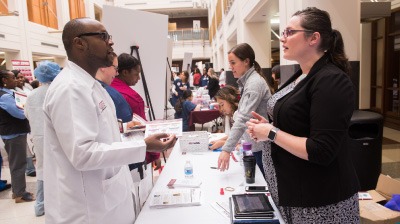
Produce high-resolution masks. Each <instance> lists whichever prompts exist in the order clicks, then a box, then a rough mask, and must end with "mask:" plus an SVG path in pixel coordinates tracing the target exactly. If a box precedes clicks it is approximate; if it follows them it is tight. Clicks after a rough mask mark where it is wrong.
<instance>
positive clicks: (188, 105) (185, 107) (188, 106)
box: [183, 101, 196, 112]
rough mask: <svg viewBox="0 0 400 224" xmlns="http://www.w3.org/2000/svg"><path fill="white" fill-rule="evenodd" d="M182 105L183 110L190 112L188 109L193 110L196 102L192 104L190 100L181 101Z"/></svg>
mask: <svg viewBox="0 0 400 224" xmlns="http://www.w3.org/2000/svg"><path fill="white" fill-rule="evenodd" d="M183 107H184V110H186V111H188V112H190V111H192V110H194V108H196V104H194V103H192V102H190V101H185V102H184V103H183Z"/></svg>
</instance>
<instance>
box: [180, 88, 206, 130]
mask: <svg viewBox="0 0 400 224" xmlns="http://www.w3.org/2000/svg"><path fill="white" fill-rule="evenodd" d="M182 98H183V100H184V101H182V129H183V131H189V118H190V112H192V111H199V110H200V108H201V106H200V105H196V104H194V103H192V99H193V93H192V90H190V89H187V90H185V91H183V96H182ZM177 103H180V102H179V101H178V102H177Z"/></svg>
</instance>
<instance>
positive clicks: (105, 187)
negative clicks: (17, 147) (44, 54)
mask: <svg viewBox="0 0 400 224" xmlns="http://www.w3.org/2000/svg"><path fill="white" fill-rule="evenodd" d="M43 109H44V112H45V130H44V164H43V166H44V167H43V168H44V185H45V186H44V190H45V191H44V193H45V197H44V198H45V206H46V223H68V224H71V223H79V224H81V223H95V224H98V223H107V224H108V223H118V224H125V223H130V224H131V223H133V222H134V220H135V211H134V203H133V198H132V195H133V194H132V189H133V188H132V185H133V182H132V178H131V175H130V172H129V168H128V166H127V165H126V164H130V163H137V162H141V161H143V160H144V158H145V150H146V145H145V142H144V141H143V140H141V141H135V142H132V141H131V142H120V141H121V138H120V133H119V128H118V123H117V117H116V114H115V107H114V103H113V101H112V99H111V98H110V96H109V95H108V93H107V92H106V91H105V90H104V88H103V87H102V86H101V85H100V83H99V82H97V81H96V80H95V79H94V78H93V77H92V76H90V75H89V74H88V73H87V72H86V71H84V70H83V69H82V68H80V67H79V66H77V65H76V64H74V63H73V62H71V61H68V63H67V66H66V67H65V68H64V69H63V70H62V71H61V73H60V74H59V75H58V76H57V77H56V79H55V80H54V81H53V82H52V84H51V85H50V88H49V90H48V91H47V94H46V98H45V102H44V107H43Z"/></svg>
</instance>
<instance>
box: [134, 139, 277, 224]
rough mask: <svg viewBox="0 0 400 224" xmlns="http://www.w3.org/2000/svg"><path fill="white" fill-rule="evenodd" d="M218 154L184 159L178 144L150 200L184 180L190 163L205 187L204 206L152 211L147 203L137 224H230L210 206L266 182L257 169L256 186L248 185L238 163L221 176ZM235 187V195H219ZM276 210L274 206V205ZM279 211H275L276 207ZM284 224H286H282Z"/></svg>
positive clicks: (203, 193) (203, 189)
mask: <svg viewBox="0 0 400 224" xmlns="http://www.w3.org/2000/svg"><path fill="white" fill-rule="evenodd" d="M219 154H220V153H219V152H211V151H207V152H201V153H190V154H189V153H187V154H185V155H182V152H181V150H180V147H179V142H177V143H176V145H175V148H174V149H173V151H172V153H171V155H170V157H169V159H168V160H167V163H166V165H165V166H164V169H163V171H162V172H161V174H160V177H159V178H158V180H157V182H156V184H155V185H154V188H153V190H152V192H151V193H150V196H151V195H153V194H154V192H156V191H160V190H165V189H167V184H168V182H169V181H170V180H171V179H173V178H174V179H180V178H185V175H184V169H183V167H184V165H185V162H186V161H187V160H190V161H191V162H192V164H193V174H194V178H196V179H201V181H202V185H201V187H200V189H201V191H202V205H201V206H192V207H175V208H162V209H154V208H152V209H150V208H149V203H148V201H147V202H146V204H145V205H144V207H143V209H142V211H141V212H140V214H139V216H138V217H137V220H136V222H135V223H136V224H180V223H181V224H197V223H199V224H200V223H201V224H214V223H215V224H224V223H226V224H228V223H230V220H229V219H228V218H226V217H224V216H223V215H221V214H220V213H219V212H217V211H216V210H215V209H214V208H213V207H212V205H211V204H214V203H215V202H222V201H226V202H228V199H229V197H230V196H231V195H232V194H241V193H244V192H245V190H244V188H245V186H249V185H257V186H258V185H263V186H266V185H267V184H266V182H265V180H264V178H263V177H262V174H261V172H260V170H259V168H258V167H257V171H256V178H255V183H254V184H246V182H245V178H244V168H243V166H241V165H240V163H239V162H235V161H233V160H232V158H231V161H230V168H229V170H228V171H225V172H220V171H219V170H217V169H211V168H210V167H216V166H217V162H218V156H219ZM225 187H232V188H234V189H235V190H234V191H232V192H229V191H225V194H224V195H220V188H225ZM273 207H275V205H273ZM275 210H276V207H275ZM279 217H280V216H279ZM281 223H283V222H281Z"/></svg>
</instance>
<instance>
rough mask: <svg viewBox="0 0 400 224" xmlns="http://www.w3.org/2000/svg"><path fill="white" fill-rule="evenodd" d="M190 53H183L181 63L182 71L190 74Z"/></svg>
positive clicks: (191, 54) (191, 55)
mask: <svg viewBox="0 0 400 224" xmlns="http://www.w3.org/2000/svg"><path fill="white" fill-rule="evenodd" d="M192 57H193V53H192V52H185V53H184V54H183V63H182V71H188V72H189V74H190V70H191V68H192Z"/></svg>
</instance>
